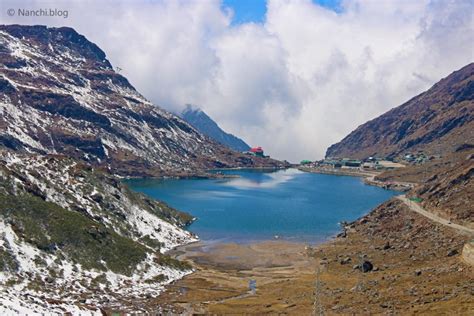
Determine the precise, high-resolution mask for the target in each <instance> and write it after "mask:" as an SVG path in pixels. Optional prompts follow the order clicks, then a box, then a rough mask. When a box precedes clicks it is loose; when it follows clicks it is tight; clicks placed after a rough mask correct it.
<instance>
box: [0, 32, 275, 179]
mask: <svg viewBox="0 0 474 316" xmlns="http://www.w3.org/2000/svg"><path fill="white" fill-rule="evenodd" d="M0 66H1V68H0V93H1V94H0V113H1V116H0V144H2V145H3V146H5V147H7V148H10V149H13V150H15V151H23V152H36V153H41V154H64V155H67V156H68V157H73V158H76V159H79V160H83V161H86V162H88V163H90V164H92V165H96V166H100V167H101V168H104V169H111V170H113V172H114V174H118V175H123V176H160V175H169V174H176V175H186V174H187V175H190V174H193V173H194V172H195V171H196V169H205V168H215V167H218V168H223V167H239V166H242V167H262V166H263V167H281V166H283V165H282V164H281V163H279V162H277V161H274V160H270V159H262V158H258V157H257V158H254V157H248V156H244V155H242V154H239V153H236V152H234V151H231V150H229V149H227V148H226V147H224V146H222V145H220V144H218V143H216V142H214V141H212V140H210V139H209V138H207V137H205V136H203V135H202V134H200V133H199V132H198V131H196V130H195V129H194V128H193V127H191V126H190V125H189V124H187V123H186V122H184V121H183V120H182V119H180V118H178V117H177V116H175V115H173V114H171V113H169V112H166V111H164V110H162V109H160V108H158V107H156V106H154V105H153V104H151V103H150V102H149V101H148V100H146V99H145V98H144V97H143V96H142V95H140V94H139V93H138V92H137V91H136V90H135V88H134V87H133V86H132V85H131V84H130V83H129V82H128V80H127V79H126V78H125V77H123V76H121V75H120V74H119V73H117V72H115V71H114V69H113V67H112V65H111V64H110V62H109V61H108V60H107V58H106V55H105V53H104V52H103V51H102V50H101V49H100V48H99V47H97V46H96V45H95V44H93V43H91V42H89V41H88V40H87V39H86V38H85V37H84V36H82V35H80V34H78V33H77V32H76V31H74V30H73V29H71V28H66V27H63V28H46V27H44V26H19V25H7V26H5V25H4V26H0Z"/></svg>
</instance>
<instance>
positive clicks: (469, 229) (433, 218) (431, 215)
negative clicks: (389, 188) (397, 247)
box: [397, 195, 474, 235]
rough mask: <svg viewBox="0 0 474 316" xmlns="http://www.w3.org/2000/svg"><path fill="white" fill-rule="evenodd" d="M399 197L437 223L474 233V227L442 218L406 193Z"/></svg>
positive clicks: (413, 209) (415, 210) (412, 208)
mask: <svg viewBox="0 0 474 316" xmlns="http://www.w3.org/2000/svg"><path fill="white" fill-rule="evenodd" d="M397 199H399V200H401V201H402V202H403V203H405V204H406V205H407V206H408V207H409V208H410V209H411V210H412V211H414V212H417V213H418V214H421V215H423V216H425V217H427V218H429V219H431V220H432V221H435V222H437V223H440V224H443V225H446V226H448V227H451V228H454V229H457V230H459V231H461V232H464V233H468V234H471V235H474V229H472V228H468V227H465V226H462V225H458V224H454V223H451V222H450V221H449V220H447V219H444V218H441V217H439V216H438V215H435V214H433V213H431V212H428V211H427V210H425V209H424V208H422V207H421V206H420V205H419V204H418V203H416V202H414V201H411V200H410V199H408V198H407V197H406V196H405V195H399V196H397Z"/></svg>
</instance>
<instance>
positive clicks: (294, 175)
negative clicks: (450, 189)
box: [126, 169, 398, 243]
mask: <svg viewBox="0 0 474 316" xmlns="http://www.w3.org/2000/svg"><path fill="white" fill-rule="evenodd" d="M219 172H222V173H224V174H227V175H233V176H238V177H235V178H225V179H130V180H126V183H127V184H128V185H129V187H130V188H131V189H132V190H135V191H138V192H142V193H144V194H146V195H148V196H150V197H152V198H155V199H158V200H162V201H164V202H166V203H167V204H169V205H170V206H172V207H174V208H176V209H179V210H181V211H185V212H188V213H190V214H192V215H193V216H194V217H196V221H195V222H194V223H193V224H191V225H190V226H189V227H188V229H189V230H190V231H192V232H193V233H195V234H197V235H198V236H199V237H200V238H201V240H203V241H206V242H211V243H214V242H218V243H219V242H237V243H251V242H258V241H263V240H270V239H276V238H278V239H282V240H287V241H295V242H306V243H319V242H322V241H325V240H327V239H328V238H330V237H331V236H334V235H335V234H337V233H338V232H340V225H339V222H341V221H353V220H355V219H357V218H359V217H360V216H362V215H364V214H366V213H368V212H369V211H370V210H371V209H372V208H374V207H376V206H377V205H379V204H380V203H382V202H384V201H386V200H388V199H390V198H391V197H392V196H394V195H396V194H398V193H397V192H395V191H390V190H385V189H382V188H379V187H375V186H369V185H366V184H364V183H363V181H362V178H358V177H350V176H335V175H324V174H316V173H306V172H302V171H299V170H296V169H287V170H278V171H262V170H225V171H219Z"/></svg>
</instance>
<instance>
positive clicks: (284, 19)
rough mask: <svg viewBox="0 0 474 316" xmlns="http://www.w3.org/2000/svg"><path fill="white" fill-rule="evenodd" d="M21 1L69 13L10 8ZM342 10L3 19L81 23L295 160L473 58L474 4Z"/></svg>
mask: <svg viewBox="0 0 474 316" xmlns="http://www.w3.org/2000/svg"><path fill="white" fill-rule="evenodd" d="M52 3H57V4H55V5H53V4H52ZM22 6H23V7H33V6H37V7H52V6H53V7H60V8H68V9H69V11H70V13H69V18H68V19H62V18H56V19H53V18H44V17H43V18H36V19H34V20H27V19H26V18H24V17H23V18H20V17H16V18H9V17H7V16H6V15H5V11H6V10H7V8H10V7H13V8H16V7H22ZM342 7H343V11H342V12H341V13H339V14H337V13H335V12H333V11H330V10H327V9H325V8H322V7H319V6H317V5H315V4H314V3H312V2H311V1H310V0H301V1H289V0H271V1H269V2H268V12H267V17H266V21H265V23H264V24H253V23H248V24H244V25H237V26H231V23H230V22H231V16H230V14H231V13H230V11H228V10H227V11H226V10H223V9H222V8H221V3H220V1H218V0H209V1H205V0H201V1H199V0H195V1H191V0H189V1H184V0H182V1H176V0H170V1H145V0H143V1H133V2H132V1H122V2H120V3H117V1H113V2H112V1H102V2H98V1H89V2H84V1H77V2H52V1H48V2H41V1H12V2H8V1H2V22H3V23H12V22H15V23H22V24H33V23H35V24H49V25H55V26H58V25H68V26H72V27H75V28H76V29H77V30H78V32H80V33H82V34H84V35H85V36H87V37H88V38H89V39H90V40H92V41H94V42H96V43H97V44H98V45H99V46H100V47H101V48H103V49H104V50H105V52H106V53H107V55H108V57H109V59H110V60H111V62H112V63H113V64H114V65H116V66H119V67H121V68H123V69H124V74H125V75H126V76H127V77H128V78H129V79H130V81H131V82H132V83H133V84H134V85H135V86H136V88H137V89H138V90H139V91H140V92H142V93H143V94H144V95H145V96H146V97H148V98H149V99H151V100H152V101H153V102H154V103H156V104H157V105H160V106H162V107H165V108H167V109H170V110H174V111H179V109H181V108H182V107H183V106H184V104H186V103H192V104H197V105H199V106H201V107H202V108H203V109H204V110H205V111H207V112H208V113H209V114H210V115H211V117H213V118H215V119H216V120H217V121H218V122H219V123H220V125H222V126H223V127H224V129H226V130H228V131H230V132H232V133H234V134H236V135H239V136H242V137H243V138H244V139H246V140H247V141H248V142H249V143H251V144H252V145H261V146H264V148H265V149H266V150H267V152H269V153H270V154H272V155H273V156H275V157H277V158H281V159H290V160H298V159H303V158H308V159H315V158H320V157H322V156H323V155H324V152H325V149H326V148H327V146H329V145H330V144H332V143H334V142H336V141H338V140H340V139H341V138H342V137H344V136H345V135H346V134H347V133H349V132H350V131H351V130H353V129H354V128H355V127H357V126H358V125H360V124H362V123H364V122H365V121H367V120H369V119H371V118H374V117H375V116H377V115H379V114H381V113H383V112H385V111H386V110H388V109H390V108H392V107H394V106H397V105H399V104H401V103H402V102H404V101H406V100H407V99H409V98H411V97H412V96H414V95H416V94H418V93H420V92H422V91H423V90H425V89H427V88H429V87H430V86H431V85H432V84H433V83H435V82H436V81H438V80H439V79H440V78H441V77H444V76H447V75H448V74H449V73H451V72H452V71H454V70H456V69H458V68H461V67H462V66H464V65H466V64H467V63H469V62H472V61H473V60H474V52H473V46H472V43H474V26H473V17H472V12H473V9H474V5H473V3H472V1H470V0H467V1H462V0H459V1H449V0H442V1H391V0H382V1H375V0H356V1H344V2H343V4H342Z"/></svg>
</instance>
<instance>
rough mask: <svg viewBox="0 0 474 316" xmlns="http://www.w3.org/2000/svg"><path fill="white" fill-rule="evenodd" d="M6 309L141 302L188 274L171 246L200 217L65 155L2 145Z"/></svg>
mask: <svg viewBox="0 0 474 316" xmlns="http://www.w3.org/2000/svg"><path fill="white" fill-rule="evenodd" d="M0 157H1V159H0V292H1V295H0V313H1V314H5V313H7V314H8V313H14V314H16V313H26V314H29V313H33V312H35V313H53V312H54V313H65V312H73V313H74V312H76V313H77V312H80V311H82V312H84V311H86V310H91V311H94V310H95V311H96V312H99V310H98V308H99V307H109V308H110V307H114V306H117V307H120V309H122V310H127V309H128V308H130V309H131V310H133V311H138V310H140V306H133V304H132V303H133V302H130V297H136V298H140V297H145V296H146V297H154V296H156V295H158V293H159V292H160V291H161V290H162V288H163V286H164V285H165V284H167V283H169V282H172V281H173V280H176V279H177V278H180V277H182V276H183V275H185V274H187V273H190V272H191V269H190V267H189V266H188V265H186V264H183V263H181V262H178V261H176V260H173V259H171V258H170V257H168V256H167V255H165V254H163V253H164V252H165V251H166V250H168V249H170V248H172V247H174V246H176V245H180V244H183V243H187V242H190V241H193V240H196V238H195V237H194V236H193V235H191V234H190V233H189V232H187V231H185V230H183V229H182V228H181V227H183V226H184V225H186V224H187V223H189V222H190V221H191V220H192V218H191V217H190V216H189V215H187V214H184V213H180V212H178V211H176V210H174V209H172V208H170V207H168V206H167V205H165V204H163V203H159V202H156V201H153V200H151V199H148V198H146V197H144V196H142V195H139V194H137V193H134V192H131V191H130V190H128V188H127V187H125V186H124V185H123V184H121V182H120V181H119V180H117V179H116V178H115V177H113V176H111V175H108V174H107V173H104V172H101V171H99V170H96V169H94V168H92V167H91V166H90V165H88V164H87V163H83V162H78V161H76V160H74V159H72V158H68V157H64V156H58V155H38V154H19V153H15V152H12V151H10V150H1V149H0Z"/></svg>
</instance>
